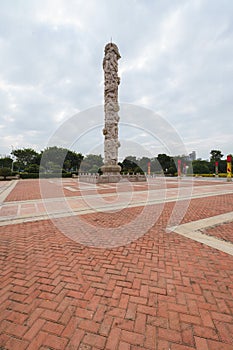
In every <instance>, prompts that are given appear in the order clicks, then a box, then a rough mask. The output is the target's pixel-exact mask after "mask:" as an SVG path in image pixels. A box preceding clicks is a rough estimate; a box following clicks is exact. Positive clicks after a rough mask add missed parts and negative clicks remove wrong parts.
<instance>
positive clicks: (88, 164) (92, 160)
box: [80, 154, 104, 173]
mask: <svg viewBox="0 0 233 350" xmlns="http://www.w3.org/2000/svg"><path fill="white" fill-rule="evenodd" d="M103 164H104V163H103V158H102V156H101V154H99V155H96V154H88V155H87V156H86V157H84V159H83V161H82V163H81V166H80V169H81V170H80V171H82V172H85V173H96V172H98V169H100V167H101V166H102V165H103ZM96 170H97V171H96Z"/></svg>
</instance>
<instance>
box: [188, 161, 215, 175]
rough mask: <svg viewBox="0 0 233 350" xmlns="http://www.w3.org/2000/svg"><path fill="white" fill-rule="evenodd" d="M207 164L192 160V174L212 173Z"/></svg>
mask: <svg viewBox="0 0 233 350" xmlns="http://www.w3.org/2000/svg"><path fill="white" fill-rule="evenodd" d="M209 164H210V163H209V162H207V161H206V160H194V161H193V162H192V167H193V173H194V174H210V173H211V172H212V171H211V170H210V168H209Z"/></svg>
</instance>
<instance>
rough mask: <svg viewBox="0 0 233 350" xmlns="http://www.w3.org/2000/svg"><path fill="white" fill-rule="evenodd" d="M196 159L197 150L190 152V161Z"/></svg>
mask: <svg viewBox="0 0 233 350" xmlns="http://www.w3.org/2000/svg"><path fill="white" fill-rule="evenodd" d="M196 159H197V155H196V151H192V152H191V153H190V154H189V160H190V161H193V160H196Z"/></svg>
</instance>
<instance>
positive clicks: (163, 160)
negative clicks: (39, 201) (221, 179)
mask: <svg viewBox="0 0 233 350" xmlns="http://www.w3.org/2000/svg"><path fill="white" fill-rule="evenodd" d="M223 156H224V155H223V154H222V152H221V151H220V150H211V152H210V160H193V161H192V160H190V158H189V156H185V155H182V156H173V157H172V156H169V155H167V154H165V153H162V154H158V156H157V157H153V158H148V157H142V158H137V157H136V156H127V157H126V158H125V159H124V160H123V161H122V162H119V163H118V164H119V165H120V166H121V169H122V173H148V170H149V169H148V166H149V167H150V173H151V174H158V173H164V174H165V175H170V176H174V175H176V174H177V168H178V161H179V162H180V168H181V172H182V173H185V174H192V173H193V174H213V173H215V168H216V162H218V172H219V173H226V160H223V159H222V158H223ZM103 164H104V162H103V158H102V156H101V155H95V154H89V155H87V156H83V155H82V154H81V153H77V152H75V151H71V150H69V149H66V148H61V147H57V146H52V147H47V148H45V149H44V150H43V151H41V152H36V151H35V150H34V149H32V148H22V149H15V150H12V152H11V155H9V156H6V157H2V158H0V175H2V176H5V175H4V174H6V173H7V175H6V176H8V175H10V174H11V173H13V174H16V173H21V174H29V176H28V177H30V174H31V176H33V175H32V174H34V175H35V176H34V177H38V176H37V175H38V174H39V172H40V173H45V174H48V175H49V174H50V175H51V174H57V173H59V172H62V173H63V174H67V175H68V176H69V174H71V173H76V174H78V173H79V172H85V173H98V172H99V173H101V170H100V168H101V166H102V165H103ZM36 174H37V175H36Z"/></svg>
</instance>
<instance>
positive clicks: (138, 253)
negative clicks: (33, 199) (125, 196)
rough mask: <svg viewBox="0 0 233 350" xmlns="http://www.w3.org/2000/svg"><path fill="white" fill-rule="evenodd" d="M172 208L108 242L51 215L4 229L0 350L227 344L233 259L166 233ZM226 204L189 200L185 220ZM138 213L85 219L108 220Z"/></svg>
mask: <svg viewBox="0 0 233 350" xmlns="http://www.w3.org/2000/svg"><path fill="white" fill-rule="evenodd" d="M173 207H174V203H168V204H166V205H165V207H164V210H163V212H162V215H161V216H160V218H159V220H158V221H157V222H156V224H155V225H154V227H152V229H151V230H150V231H149V232H148V233H147V234H146V235H144V236H143V237H141V238H140V239H138V240H136V241H135V242H132V243H131V244H128V245H126V246H123V247H118V248H113V249H100V248H98V249H97V248H91V247H86V246H82V245H81V244H79V243H76V242H73V241H72V240H70V239H69V238H67V237H66V236H64V235H63V234H62V233H61V232H59V230H58V229H57V228H56V227H55V226H54V225H53V223H52V222H50V221H49V220H44V221H38V222H31V223H22V224H18V225H9V226H4V227H1V228H0V242H1V246H0V260H1V292H0V322H1V323H0V330H1V336H0V349H1V350H2V349H7V350H18V349H19V350H21V349H27V350H37V349H39V350H42V349H43V350H45V349H46V350H48V349H58V350H59V349H60V350H61V349H69V350H74V349H96V350H97V349H107V350H111V349H120V350H123V349H127V350H142V349H148V350H152V349H158V350H169V349H170V350H191V349H192V350H193V349H197V350H233V337H232V334H233V270H232V263H233V257H232V256H229V255H227V254H225V253H222V252H220V251H217V250H215V249H212V248H209V247H207V246H204V245H202V244H200V243H197V242H195V241H192V240H189V239H186V238H184V237H182V236H179V235H177V234H175V233H169V234H168V233H167V232H166V229H165V228H166V223H167V220H168V219H169V216H170V214H171V210H172V208H173ZM232 210H233V195H221V196H216V197H209V198H201V199H195V200H192V201H191V205H190V207H189V209H188V211H187V214H186V216H185V218H184V220H183V222H190V221H193V220H199V219H201V218H205V217H208V216H213V215H217V214H220V213H225V212H228V211H232ZM138 212H140V208H130V209H125V210H123V211H122V212H120V213H116V215H114V220H112V219H113V214H111V215H110V214H107V213H99V214H88V215H86V216H85V217H83V219H84V218H85V220H86V221H88V222H90V223H92V224H93V225H95V224H96V225H101V226H103V227H110V226H111V225H112V223H114V225H115V226H117V225H120V224H122V223H123V222H124V221H126V222H127V220H129V218H130V216H135V215H137V213H138ZM66 220H67V221H68V220H69V218H66ZM135 229H137V228H135ZM229 234H230V233H229ZM232 234H233V233H232Z"/></svg>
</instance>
